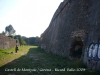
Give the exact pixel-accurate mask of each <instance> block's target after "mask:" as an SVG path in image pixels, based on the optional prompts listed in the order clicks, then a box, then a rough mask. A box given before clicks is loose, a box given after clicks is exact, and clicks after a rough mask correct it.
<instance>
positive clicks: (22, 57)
mask: <svg viewBox="0 0 100 75" xmlns="http://www.w3.org/2000/svg"><path fill="white" fill-rule="evenodd" d="M11 52H13V53H12V54H11ZM14 68H15V69H16V70H18V69H20V71H5V70H7V69H14ZM24 68H25V69H28V70H29V69H35V70H36V71H24ZM55 68H57V69H65V71H55ZM71 68H73V69H77V68H78V69H79V68H84V69H86V67H85V66H84V64H83V63H82V62H81V61H80V60H76V61H71V60H69V59H68V58H67V57H63V56H59V55H54V54H50V53H46V52H45V51H44V50H42V49H40V48H38V47H37V46H22V47H19V51H18V53H15V51H14V48H11V49H8V50H0V75H8V74H12V75H99V73H98V72H89V71H88V70H85V71H82V72H81V71H71V72H70V71H67V69H71ZM43 69H44V70H48V69H49V70H51V71H40V70H43Z"/></svg>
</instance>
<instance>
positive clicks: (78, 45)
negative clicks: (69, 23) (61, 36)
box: [70, 37, 83, 58]
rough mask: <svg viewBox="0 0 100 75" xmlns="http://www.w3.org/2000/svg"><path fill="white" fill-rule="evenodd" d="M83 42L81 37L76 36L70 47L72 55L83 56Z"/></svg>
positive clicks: (74, 56) (75, 56) (73, 56)
mask: <svg viewBox="0 0 100 75" xmlns="http://www.w3.org/2000/svg"><path fill="white" fill-rule="evenodd" d="M82 48H83V42H82V39H81V38H80V37H75V38H74V39H73V41H72V44H71V48H70V56H71V57H72V58H81V55H82Z"/></svg>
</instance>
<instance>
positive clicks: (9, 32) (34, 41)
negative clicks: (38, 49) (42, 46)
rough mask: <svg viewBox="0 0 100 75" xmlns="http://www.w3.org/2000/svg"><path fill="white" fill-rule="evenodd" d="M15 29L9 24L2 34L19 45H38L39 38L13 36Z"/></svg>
mask: <svg viewBox="0 0 100 75" xmlns="http://www.w3.org/2000/svg"><path fill="white" fill-rule="evenodd" d="M15 32H16V31H15V29H14V28H13V26H12V25H11V24H10V25H8V26H6V27H5V31H3V32H2V34H3V35H6V36H8V37H11V38H13V39H16V43H19V44H20V46H21V45H38V44H39V41H40V39H39V37H29V38H28V37H25V36H21V35H15Z"/></svg>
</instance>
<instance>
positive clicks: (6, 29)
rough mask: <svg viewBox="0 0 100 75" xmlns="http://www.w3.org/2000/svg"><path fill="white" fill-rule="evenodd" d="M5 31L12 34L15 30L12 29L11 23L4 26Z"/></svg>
mask: <svg viewBox="0 0 100 75" xmlns="http://www.w3.org/2000/svg"><path fill="white" fill-rule="evenodd" d="M5 33H6V34H7V33H8V35H9V36H10V35H12V34H14V33H15V30H14V28H13V26H12V25H9V26H6V27H5Z"/></svg>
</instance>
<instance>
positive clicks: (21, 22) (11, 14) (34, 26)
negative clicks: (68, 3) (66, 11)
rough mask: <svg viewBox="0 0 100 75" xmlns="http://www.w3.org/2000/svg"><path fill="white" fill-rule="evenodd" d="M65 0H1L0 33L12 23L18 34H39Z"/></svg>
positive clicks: (27, 35)
mask: <svg viewBox="0 0 100 75" xmlns="http://www.w3.org/2000/svg"><path fill="white" fill-rule="evenodd" d="M62 1H63V0H0V33H1V32H2V31H5V27H6V26H8V25H10V24H11V25H12V26H13V28H14V29H15V30H16V35H21V36H26V37H36V36H39V37H40V35H41V34H42V33H43V32H44V31H45V30H46V28H47V27H48V26H49V24H50V21H51V19H52V17H53V14H54V13H55V11H56V9H57V8H58V6H59V4H60V3H61V2H62Z"/></svg>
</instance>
